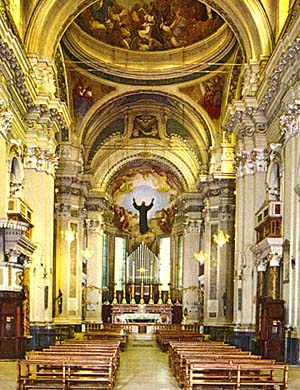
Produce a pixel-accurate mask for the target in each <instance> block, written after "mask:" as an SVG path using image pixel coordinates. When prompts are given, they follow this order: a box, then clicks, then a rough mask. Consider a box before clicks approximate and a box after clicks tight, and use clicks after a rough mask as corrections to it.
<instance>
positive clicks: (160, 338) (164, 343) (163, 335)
mask: <svg viewBox="0 0 300 390" xmlns="http://www.w3.org/2000/svg"><path fill="white" fill-rule="evenodd" d="M156 340H157V343H158V345H159V346H160V349H161V350H162V351H163V352H166V351H167V350H168V346H169V343H170V342H171V341H175V340H176V341H183V340H185V341H193V342H197V341H204V335H203V334H201V333H197V332H189V331H183V330H179V331H172V330H171V331H168V330H167V331H160V332H158V333H157V336H156Z"/></svg>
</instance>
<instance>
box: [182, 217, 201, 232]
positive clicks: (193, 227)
mask: <svg viewBox="0 0 300 390" xmlns="http://www.w3.org/2000/svg"><path fill="white" fill-rule="evenodd" d="M202 222H203V221H202V220H198V219H189V220H188V221H187V222H185V224H184V232H185V234H187V233H200V232H201V226H202Z"/></svg>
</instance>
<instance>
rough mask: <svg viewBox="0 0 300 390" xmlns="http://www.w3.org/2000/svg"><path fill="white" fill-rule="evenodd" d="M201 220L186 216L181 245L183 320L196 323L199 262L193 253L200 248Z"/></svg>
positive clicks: (197, 317)
mask: <svg viewBox="0 0 300 390" xmlns="http://www.w3.org/2000/svg"><path fill="white" fill-rule="evenodd" d="M201 224H202V222H201V220H200V219H198V220H197V219H192V218H188V220H187V221H186V222H185V224H184V241H183V242H184V245H183V258H184V262H183V286H184V289H183V296H182V301H183V307H184V313H183V314H184V321H185V322H186V323H197V322H198V321H199V314H198V303H199V293H200V290H199V288H198V287H199V283H198V276H199V263H198V262H197V261H196V259H195V254H196V253H198V252H199V248H200V234H201Z"/></svg>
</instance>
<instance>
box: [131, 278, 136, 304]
mask: <svg viewBox="0 0 300 390" xmlns="http://www.w3.org/2000/svg"><path fill="white" fill-rule="evenodd" d="M130 304H131V305H135V299H134V283H132V285H131V300H130Z"/></svg>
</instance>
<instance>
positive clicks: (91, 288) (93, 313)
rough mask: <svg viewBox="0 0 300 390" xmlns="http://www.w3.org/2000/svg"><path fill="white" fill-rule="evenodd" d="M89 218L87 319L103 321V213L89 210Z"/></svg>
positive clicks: (89, 320) (97, 321)
mask: <svg viewBox="0 0 300 390" xmlns="http://www.w3.org/2000/svg"><path fill="white" fill-rule="evenodd" d="M88 216H89V218H88V219H87V221H86V222H87V228H88V230H87V234H88V236H87V237H88V248H89V249H90V252H91V257H90V258H89V259H87V260H86V261H87V283H86V293H85V297H86V318H85V319H86V321H87V322H96V323H101V322H102V266H103V233H104V223H103V216H102V213H99V212H89V213H88Z"/></svg>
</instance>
